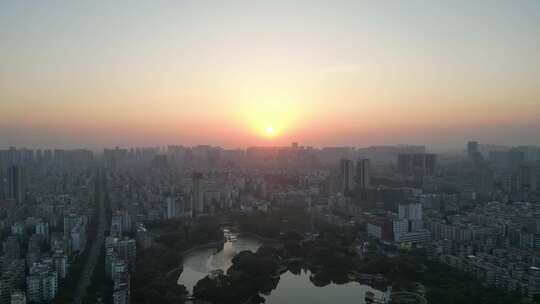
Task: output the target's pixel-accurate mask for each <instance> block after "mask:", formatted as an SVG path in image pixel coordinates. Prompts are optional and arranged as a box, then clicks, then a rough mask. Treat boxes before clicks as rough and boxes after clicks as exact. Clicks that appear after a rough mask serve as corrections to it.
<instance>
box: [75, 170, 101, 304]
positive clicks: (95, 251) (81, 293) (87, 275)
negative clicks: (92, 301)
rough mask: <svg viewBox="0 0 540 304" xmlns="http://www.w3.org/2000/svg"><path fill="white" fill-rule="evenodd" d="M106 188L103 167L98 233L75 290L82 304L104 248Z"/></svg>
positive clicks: (98, 194) (98, 197)
mask: <svg viewBox="0 0 540 304" xmlns="http://www.w3.org/2000/svg"><path fill="white" fill-rule="evenodd" d="M104 188H105V178H104V172H103V169H98V170H97V172H96V188H95V189H96V190H95V191H96V194H95V202H96V204H97V205H98V208H99V215H98V227H97V230H96V233H97V235H96V237H95V239H94V242H93V243H92V246H91V247H90V249H89V250H90V252H89V254H88V258H87V260H86V264H85V265H84V268H83V271H82V272H81V276H80V277H79V282H78V284H77V288H76V290H75V298H74V303H75V304H81V302H82V299H84V297H85V295H86V289H87V288H88V286H89V285H90V280H91V279H92V274H93V273H94V268H95V267H96V263H97V260H98V257H99V254H100V253H101V251H102V250H103V244H104V239H105V230H106V227H107V217H106V215H105V192H104V191H105V189H104ZM87 250H88V249H87Z"/></svg>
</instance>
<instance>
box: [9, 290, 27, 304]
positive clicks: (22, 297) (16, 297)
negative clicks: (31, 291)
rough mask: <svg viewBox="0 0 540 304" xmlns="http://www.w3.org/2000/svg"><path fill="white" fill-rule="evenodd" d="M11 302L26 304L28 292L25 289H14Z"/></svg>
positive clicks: (12, 303) (13, 303)
mask: <svg viewBox="0 0 540 304" xmlns="http://www.w3.org/2000/svg"><path fill="white" fill-rule="evenodd" d="M11 304H26V294H25V293H24V291H20V290H14V291H12V292H11Z"/></svg>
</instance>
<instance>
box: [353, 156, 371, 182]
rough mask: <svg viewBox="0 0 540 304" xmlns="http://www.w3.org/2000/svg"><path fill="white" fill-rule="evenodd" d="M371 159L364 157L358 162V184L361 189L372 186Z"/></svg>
mask: <svg viewBox="0 0 540 304" xmlns="http://www.w3.org/2000/svg"><path fill="white" fill-rule="evenodd" d="M369 163H370V162H369V159H367V158H363V159H359V160H358V161H357V162H356V185H357V186H358V187H359V188H360V189H367V188H369V187H370V173H369Z"/></svg>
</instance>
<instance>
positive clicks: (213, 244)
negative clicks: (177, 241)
mask: <svg viewBox="0 0 540 304" xmlns="http://www.w3.org/2000/svg"><path fill="white" fill-rule="evenodd" d="M225 242H226V240H220V241H214V242H209V243H206V244H202V245H196V246H193V247H191V248H189V249H186V250H184V251H182V252H180V256H181V257H182V258H184V257H185V256H186V255H188V254H190V253H192V252H194V251H196V250H200V249H207V248H214V247H215V248H216V249H219V247H222V246H223V244H225ZM183 268H184V261H182V263H181V264H180V266H178V267H176V268H173V269H171V270H169V271H167V273H166V274H165V276H167V277H168V276H171V275H172V274H175V273H177V272H178V275H177V276H180V274H181V273H182V270H183Z"/></svg>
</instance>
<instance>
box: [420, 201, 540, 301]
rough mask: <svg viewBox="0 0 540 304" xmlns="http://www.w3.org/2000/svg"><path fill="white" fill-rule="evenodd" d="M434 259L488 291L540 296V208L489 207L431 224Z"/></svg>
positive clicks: (521, 205) (491, 204) (436, 217)
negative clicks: (469, 276)
mask: <svg viewBox="0 0 540 304" xmlns="http://www.w3.org/2000/svg"><path fill="white" fill-rule="evenodd" d="M426 227H427V228H428V229H429V230H430V231H432V234H433V242H431V243H430V244H429V245H428V246H427V252H428V257H429V258H431V259H433V260H437V261H439V262H441V263H443V264H446V265H449V266H451V267H454V268H456V269H459V270H461V271H463V272H467V273H469V274H471V275H472V276H473V277H475V278H477V279H478V280H479V281H481V282H482V283H483V284H484V285H486V286H493V287H497V288H502V289H507V290H509V291H513V292H517V293H520V294H522V295H526V296H531V297H532V296H535V295H538V294H540V280H539V279H538V278H539V274H540V272H539V270H540V268H538V267H540V205H539V204H531V203H523V202H516V203H512V204H506V203H501V202H489V203H487V204H486V205H484V206H482V207H478V208H475V209H474V210H473V211H471V212H467V213H463V214H460V215H459V216H457V215H456V216H453V217H450V218H442V217H441V215H440V214H438V213H434V214H433V215H432V216H430V218H429V220H428V221H427V222H426Z"/></svg>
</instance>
